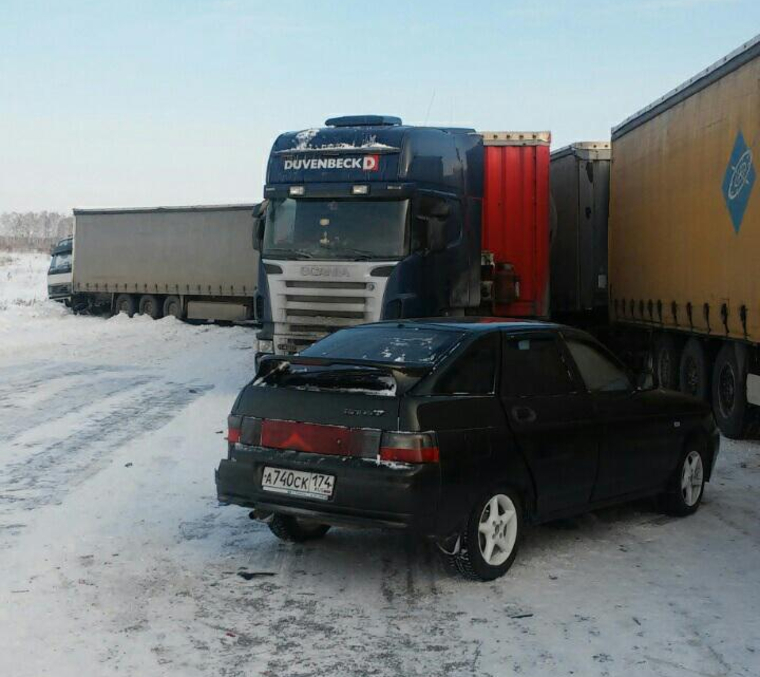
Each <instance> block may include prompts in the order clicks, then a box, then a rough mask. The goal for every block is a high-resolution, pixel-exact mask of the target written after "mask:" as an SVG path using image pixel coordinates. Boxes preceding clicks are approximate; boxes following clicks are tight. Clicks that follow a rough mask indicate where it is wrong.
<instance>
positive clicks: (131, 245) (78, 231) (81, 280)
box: [48, 204, 259, 322]
mask: <svg viewBox="0 0 760 677" xmlns="http://www.w3.org/2000/svg"><path fill="white" fill-rule="evenodd" d="M253 207H254V205H253V204H239V205H210V206H209V205H206V206H193V207H154V208H134V209H74V235H73V238H69V239H67V240H64V241H62V242H60V243H59V244H58V245H57V247H56V248H55V250H54V251H53V253H52V254H53V257H52V261H51V267H50V271H49V273H48V294H49V296H50V298H55V299H57V300H62V301H64V302H65V303H66V304H67V305H70V306H72V307H73V308H74V310H75V311H77V312H89V313H102V314H112V313H113V314H116V313H126V314H127V315H129V316H130V317H132V316H133V315H134V314H141V315H147V316H148V317H152V318H153V319H158V318H160V317H164V316H168V315H173V316H175V317H177V318H180V319H188V320H217V321H231V322H253V321H254V320H255V309H254V298H255V295H256V280H257V278H258V266H259V255H258V253H257V252H256V251H254V249H253V243H252V235H253V218H252V213H253Z"/></svg>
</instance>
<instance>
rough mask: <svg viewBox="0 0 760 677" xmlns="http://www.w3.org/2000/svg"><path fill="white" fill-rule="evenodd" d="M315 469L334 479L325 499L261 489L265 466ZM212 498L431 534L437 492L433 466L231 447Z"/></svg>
mask: <svg viewBox="0 0 760 677" xmlns="http://www.w3.org/2000/svg"><path fill="white" fill-rule="evenodd" d="M266 466H269V467H276V468H284V469H288V470H300V471H306V472H317V473H322V474H327V475H333V476H334V477H335V483H334V490H333V495H332V497H330V498H329V499H327V500H319V499H310V498H303V497H296V496H290V495H285V494H279V493H273V492H271V491H266V490H263V489H262V488H261V477H262V474H263V471H264V467H266ZM216 489H217V497H218V499H219V501H220V502H222V503H232V504H235V505H240V506H244V507H247V508H256V509H258V510H261V511H265V512H270V511H271V512H278V513H284V514H290V515H295V516H297V517H304V518H308V519H311V520H316V521H319V522H323V523H325V524H334V525H343V526H356V527H391V528H400V529H411V530H413V531H416V532H419V533H420V534H422V535H426V536H436V535H437V534H436V515H437V507H438V500H439V495H440V471H439V467H438V465H437V464H419V465H402V464H394V465H393V466H390V465H383V464H378V463H377V462H376V461H375V460H374V459H366V458H353V457H350V458H349V457H340V456H323V455H321V454H313V453H303V452H297V451H281V450H278V449H277V450H276V449H267V448H264V447H245V446H244V445H235V447H234V448H233V450H232V452H231V454H230V458H229V459H225V460H222V461H221V463H220V464H219V468H218V469H217V470H216Z"/></svg>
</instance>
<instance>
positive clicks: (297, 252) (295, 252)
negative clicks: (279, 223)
mask: <svg viewBox="0 0 760 677" xmlns="http://www.w3.org/2000/svg"><path fill="white" fill-rule="evenodd" d="M273 253H279V254H286V255H288V256H291V257H293V258H295V259H313V258H314V254H312V253H311V252H310V251H307V250H306V249H285V248H284V247H272V248H271V249H267V250H266V251H265V252H264V256H265V257H266V256H268V255H269V254H273Z"/></svg>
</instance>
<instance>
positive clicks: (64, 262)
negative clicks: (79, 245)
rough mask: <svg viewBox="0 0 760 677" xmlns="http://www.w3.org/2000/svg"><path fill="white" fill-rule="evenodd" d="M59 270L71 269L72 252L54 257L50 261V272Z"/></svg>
mask: <svg viewBox="0 0 760 677" xmlns="http://www.w3.org/2000/svg"><path fill="white" fill-rule="evenodd" d="M58 268H69V269H70V268H71V252H66V253H65V254H56V255H55V256H53V258H52V259H51V261H50V270H57V269H58Z"/></svg>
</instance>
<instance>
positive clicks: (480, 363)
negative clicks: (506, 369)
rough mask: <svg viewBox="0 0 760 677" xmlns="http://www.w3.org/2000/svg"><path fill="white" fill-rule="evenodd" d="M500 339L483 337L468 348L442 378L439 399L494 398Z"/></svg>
mask: <svg viewBox="0 0 760 677" xmlns="http://www.w3.org/2000/svg"><path fill="white" fill-rule="evenodd" d="M498 348H499V335H498V334H496V333H492V334H490V335H488V336H484V337H483V338H481V339H478V340H477V341H475V343H473V344H472V345H471V346H470V347H469V348H467V349H466V350H465V351H464V353H463V354H462V355H460V356H459V357H458V358H456V360H455V361H454V363H453V364H451V365H450V366H449V367H448V368H447V369H446V371H445V372H444V373H443V374H442V375H441V378H440V379H439V380H438V383H437V384H436V386H435V391H434V392H435V394H437V395H492V394H493V393H494V391H495V384H496V365H497V357H498V353H497V350H498Z"/></svg>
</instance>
